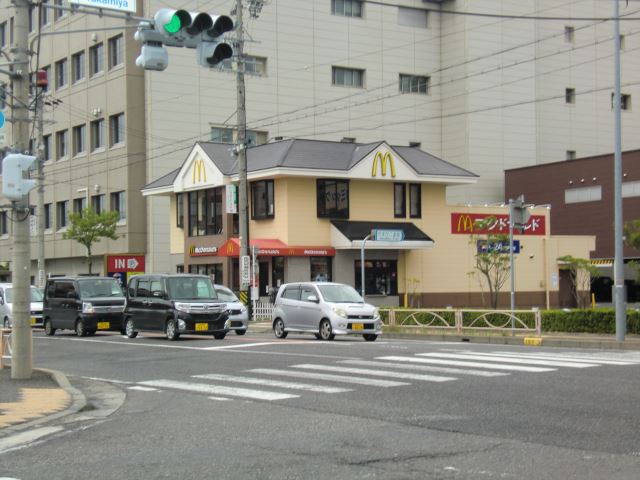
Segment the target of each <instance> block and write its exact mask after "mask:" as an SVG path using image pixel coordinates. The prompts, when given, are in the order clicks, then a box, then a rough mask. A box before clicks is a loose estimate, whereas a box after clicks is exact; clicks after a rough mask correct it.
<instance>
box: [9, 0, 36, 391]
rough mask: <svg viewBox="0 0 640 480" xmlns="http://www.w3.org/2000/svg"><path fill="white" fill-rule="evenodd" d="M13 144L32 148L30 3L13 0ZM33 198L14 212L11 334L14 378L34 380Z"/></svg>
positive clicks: (24, 199) (20, 148)
mask: <svg viewBox="0 0 640 480" xmlns="http://www.w3.org/2000/svg"><path fill="white" fill-rule="evenodd" d="M13 3H14V5H15V8H16V14H15V17H14V35H15V36H14V38H15V43H14V48H13V53H14V63H15V64H14V69H13V96H14V99H13V109H12V114H13V120H14V123H13V144H14V146H15V149H16V150H17V151H18V152H19V153H24V152H26V151H27V150H28V146H29V110H28V104H29V51H28V49H29V44H28V42H29V37H28V36H29V1H28V0H13ZM28 220H29V194H28V193H27V194H26V195H23V196H22V198H21V199H20V200H17V201H15V202H14V208H13V267H12V274H13V330H12V334H11V348H12V357H11V378H13V379H30V378H31V374H32V370H33V366H32V361H33V359H32V357H33V343H32V342H33V340H32V338H31V322H30V316H29V312H30V309H29V307H30V303H31V302H30V300H31V295H30V288H29V283H30V282H29V277H30V271H31V239H30V238H29V221H28Z"/></svg>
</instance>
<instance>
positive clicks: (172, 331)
mask: <svg viewBox="0 0 640 480" xmlns="http://www.w3.org/2000/svg"><path fill="white" fill-rule="evenodd" d="M166 333H167V339H168V340H177V339H178V338H180V334H179V333H178V326H177V325H176V321H175V320H174V319H173V318H170V319H169V320H167V325H166Z"/></svg>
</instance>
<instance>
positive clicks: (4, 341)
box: [0, 328, 11, 368]
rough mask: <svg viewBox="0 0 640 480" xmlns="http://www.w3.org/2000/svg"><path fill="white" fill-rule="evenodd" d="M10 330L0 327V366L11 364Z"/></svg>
mask: <svg viewBox="0 0 640 480" xmlns="http://www.w3.org/2000/svg"><path fill="white" fill-rule="evenodd" d="M10 360H11V330H9V329H5V328H1V329H0V368H4V367H8V366H10V365H11V362H10Z"/></svg>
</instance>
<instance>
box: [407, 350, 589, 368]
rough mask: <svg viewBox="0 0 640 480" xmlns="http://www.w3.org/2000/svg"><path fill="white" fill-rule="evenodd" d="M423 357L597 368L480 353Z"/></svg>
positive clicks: (580, 364) (434, 354)
mask: <svg viewBox="0 0 640 480" xmlns="http://www.w3.org/2000/svg"><path fill="white" fill-rule="evenodd" d="M418 356H421V357H430V358H453V359H456V360H481V361H485V362H505V363H515V364H518V365H542V366H546V367H566V368H590V367H597V366H598V365H597V364H595V363H575V362H558V361H552V360H535V359H523V358H504V357H498V356H494V355H485V354H479V353H466V352H465V353H418Z"/></svg>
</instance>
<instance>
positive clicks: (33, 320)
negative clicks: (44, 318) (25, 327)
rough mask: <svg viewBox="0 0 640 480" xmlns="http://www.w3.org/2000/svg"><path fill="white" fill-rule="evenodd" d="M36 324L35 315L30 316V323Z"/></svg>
mask: <svg viewBox="0 0 640 480" xmlns="http://www.w3.org/2000/svg"><path fill="white" fill-rule="evenodd" d="M35 324H36V317H31V325H35Z"/></svg>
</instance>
